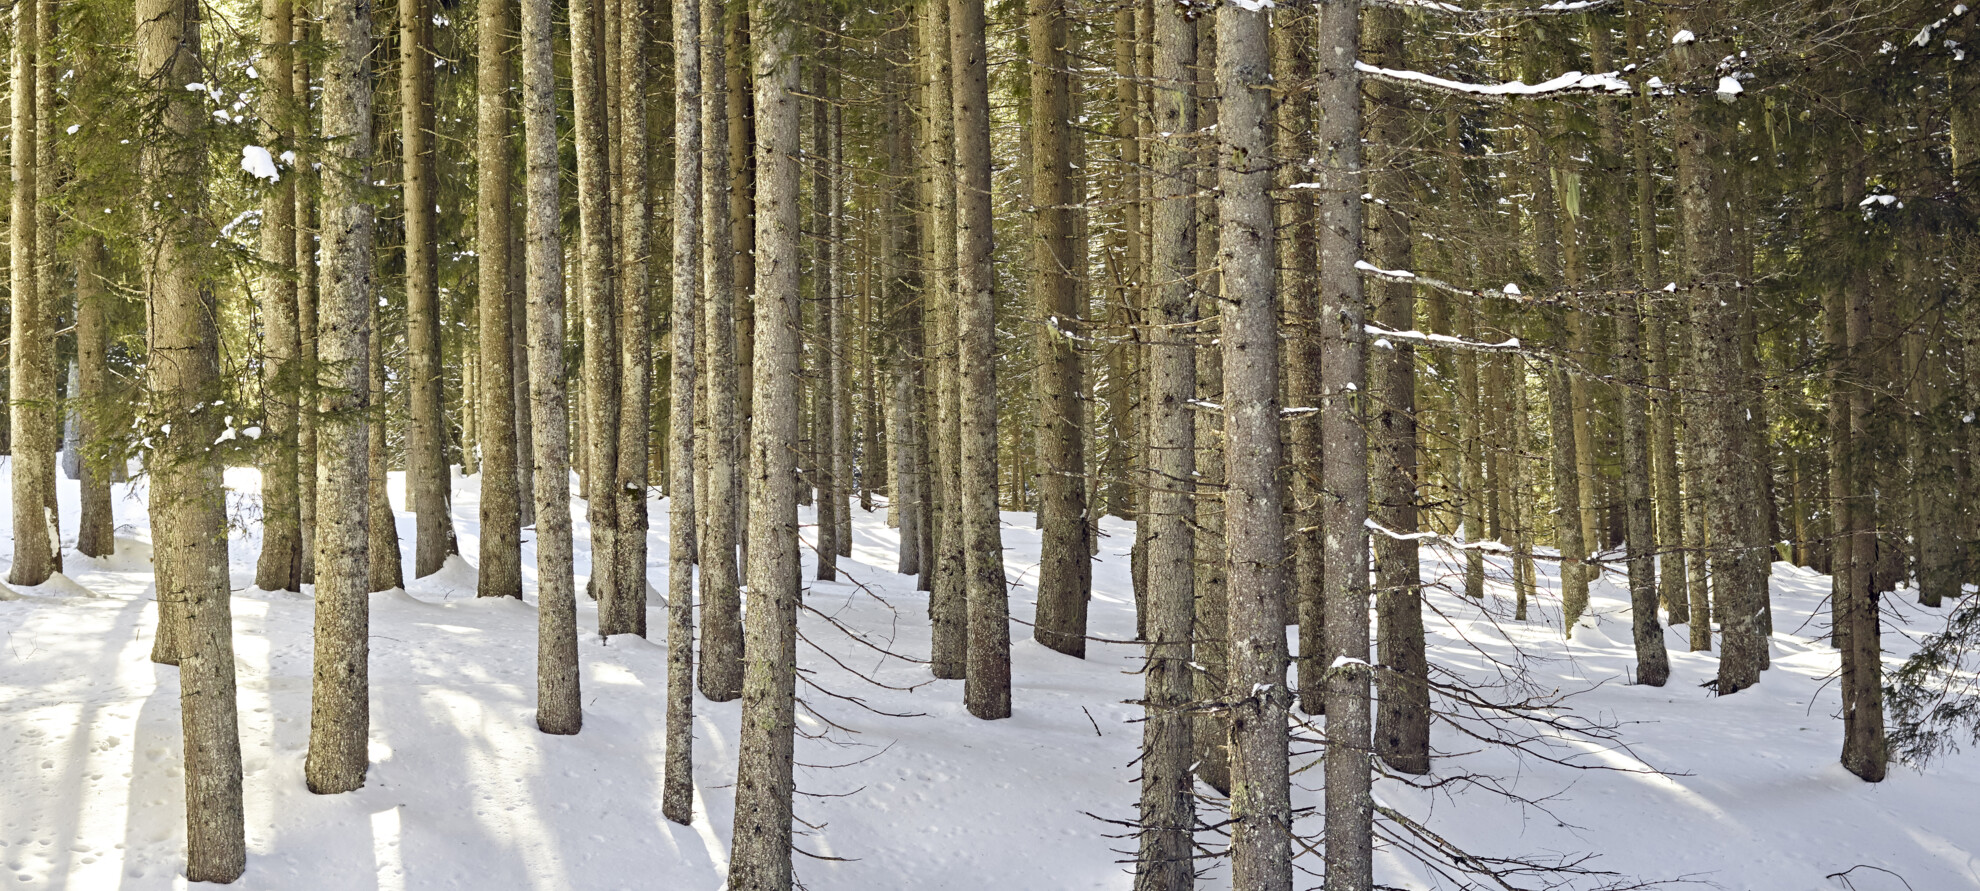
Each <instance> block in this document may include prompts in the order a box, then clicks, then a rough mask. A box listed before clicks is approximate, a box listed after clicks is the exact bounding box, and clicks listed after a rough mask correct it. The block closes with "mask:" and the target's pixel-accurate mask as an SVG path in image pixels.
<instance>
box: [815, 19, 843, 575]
mask: <svg viewBox="0 0 1980 891" xmlns="http://www.w3.org/2000/svg"><path fill="white" fill-rule="evenodd" d="M821 39H822V38H821ZM825 51H826V48H824V47H820V48H819V51H818V53H817V55H818V56H820V57H821V58H820V61H819V63H818V64H816V65H813V66H812V69H811V92H812V102H811V156H810V157H811V225H812V231H813V233H814V235H813V238H814V241H813V248H812V250H813V259H812V271H811V284H812V292H813V302H814V303H815V304H816V306H817V310H816V313H817V319H816V327H814V328H813V329H812V330H813V332H814V337H815V340H814V341H813V342H814V343H815V344H816V347H815V348H814V349H813V350H811V354H812V355H813V356H816V357H817V363H818V367H817V369H816V376H815V377H814V378H813V380H812V398H811V444H812V454H813V455H814V456H815V457H814V458H813V459H812V468H811V470H812V474H811V477H810V481H811V482H812V483H813V484H814V485H816V486H817V488H818V512H817V515H816V516H817V518H818V522H817V526H816V528H817V530H818V532H817V545H818V546H817V555H818V580H819V581H825V582H829V581H834V580H836V579H838V577H839V560H838V557H839V513H840V512H842V511H844V510H845V509H846V499H845V496H844V494H843V493H841V492H840V491H839V479H838V477H837V476H836V475H835V474H834V472H833V462H834V459H833V445H834V438H835V436H836V433H835V430H836V421H835V415H834V410H835V407H836V403H837V401H838V398H837V397H838V391H839V384H838V377H837V375H838V370H837V369H838V367H839V355H840V344H839V340H838V336H837V334H836V333H835V332H836V330H837V325H838V322H837V319H838V316H839V304H838V282H839V272H838V267H837V264H836V262H835V261H836V260H837V259H838V242H837V241H836V240H835V239H834V238H833V237H832V226H833V221H834V220H835V219H837V218H838V214H839V207H838V205H837V204H836V203H835V201H836V199H835V197H834V196H835V194H836V193H835V192H834V191H833V190H834V188H835V186H834V182H835V179H836V177H837V176H838V171H837V170H835V169H834V168H833V167H832V164H831V159H830V158H829V157H828V155H829V153H830V149H829V148H827V145H828V144H829V143H830V142H831V141H832V120H831V118H832V107H833V105H832V101H831V97H830V93H831V89H832V81H831V71H830V67H829V66H830V65H831V64H832V61H828V60H826V59H825V58H823V56H824V54H825ZM834 61H835V59H834Z"/></svg>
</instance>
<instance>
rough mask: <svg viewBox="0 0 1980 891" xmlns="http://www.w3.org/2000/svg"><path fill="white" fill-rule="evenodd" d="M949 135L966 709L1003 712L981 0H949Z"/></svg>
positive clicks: (1006, 696) (1004, 621)
mask: <svg viewBox="0 0 1980 891" xmlns="http://www.w3.org/2000/svg"><path fill="white" fill-rule="evenodd" d="M949 45H950V52H951V53H952V54H953V59H954V71H955V90H954V96H953V100H954V103H955V138H956V168H955V169H956V180H955V182H956V193H955V194H956V227H955V230H954V231H955V233H956V290H955V295H956V303H955V306H956V324H955V327H954V329H953V330H954V331H955V333H956V337H955V341H956V345H955V354H956V388H955V404H956V434H957V441H958V448H957V451H956V452H955V453H954V454H955V455H956V459H957V462H958V463H959V464H960V470H959V480H958V482H959V484H960V485H959V488H960V489H961V490H962V491H961V495H962V498H961V500H960V501H959V502H958V503H957V504H955V505H954V507H955V508H956V512H957V514H958V520H959V522H957V523H955V524H951V525H952V528H954V527H959V528H960V532H961V539H962V540H961V542H960V545H961V548H962V551H963V556H964V566H963V573H964V576H963V578H964V581H963V589H964V597H965V600H966V602H967V604H968V625H969V645H968V663H969V664H968V677H966V678H965V679H964V682H963V684H964V686H963V699H964V702H965V704H966V705H967V706H968V707H969V713H970V714H972V715H975V716H976V717H978V718H983V719H985V720H992V719H996V718H1008V717H1010V716H1011V623H1010V598H1009V595H1008V594H1007V593H1006V590H1005V585H1004V540H1003V531H1002V529H1001V524H1000V523H999V517H998V513H997V380H996V374H995V372H996V368H997V358H996V350H997V345H996V334H997V322H996V307H997V300H996V295H995V294H994V293H993V290H992V289H993V287H994V285H995V283H996V277H995V273H994V271H993V270H992V269H991V266H990V261H991V231H990V227H991V214H990V68H989V59H988V55H989V53H988V50H987V49H986V34H985V29H984V21H983V0H950V2H949Z"/></svg>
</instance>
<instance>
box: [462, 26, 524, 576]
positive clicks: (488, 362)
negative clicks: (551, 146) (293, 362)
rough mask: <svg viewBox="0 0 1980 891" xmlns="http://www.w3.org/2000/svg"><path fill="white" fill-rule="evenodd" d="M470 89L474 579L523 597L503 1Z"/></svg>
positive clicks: (486, 30) (484, 37)
mask: <svg viewBox="0 0 1980 891" xmlns="http://www.w3.org/2000/svg"><path fill="white" fill-rule="evenodd" d="M478 15H479V16H480V22H479V25H478V26H477V28H476V40H477V41H478V46H477V50H476V53H475V56H476V66H477V69H476V75H477V81H478V83H477V85H476V89H475V102H476V118H475V159H476V162H477V166H476V169H475V186H476V188H475V205H474V212H475V232H474V247H475V264H476V272H477V279H476V282H477V287H478V288H479V297H480V300H479V307H478V319H477V321H478V323H479V325H480V334H481V351H480V371H479V373H478V374H476V375H475V384H476V386H477V387H478V392H477V393H476V397H475V401H476V403H477V411H478V412H479V415H480V419H481V423H480V427H481V435H480V436H479V437H478V439H479V440H480V445H481V565H480V567H479V570H480V576H479V578H478V580H477V581H476V583H475V590H476V593H477V594H479V595H480V596H482V597H515V598H521V597H522V499H523V498H524V497H525V496H524V495H523V492H522V486H521V478H520V477H519V476H518V473H519V471H518V463H519V456H518V452H517V448H516V446H517V442H516V426H517V425H516V402H517V400H516V361H515V347H516V343H515V340H516V338H515V319H514V318H512V316H513V315H514V312H513V309H514V295H512V294H510V293H509V265H510V257H509V248H510V234H509V230H510V228H511V226H512V225H513V222H512V220H511V217H512V216H514V211H513V204H514V200H515V196H514V192H515V187H514V182H515V163H516V158H515V149H514V148H513V147H512V146H513V143H512V141H511V139H510V134H511V133H512V132H513V128H514V117H515V116H514V115H513V114H512V113H511V112H510V109H509V100H508V95H509V88H510V85H511V83H512V82H513V81H514V79H515V76H514V74H513V69H512V68H511V65H510V61H509V60H510V56H511V54H512V53H513V52H514V51H515V40H514V38H513V37H512V36H511V35H512V34H513V33H514V30H515V17H514V14H513V10H512V9H511V8H510V6H509V4H507V3H498V2H491V3H484V4H481V5H480V6H479V7H478Z"/></svg>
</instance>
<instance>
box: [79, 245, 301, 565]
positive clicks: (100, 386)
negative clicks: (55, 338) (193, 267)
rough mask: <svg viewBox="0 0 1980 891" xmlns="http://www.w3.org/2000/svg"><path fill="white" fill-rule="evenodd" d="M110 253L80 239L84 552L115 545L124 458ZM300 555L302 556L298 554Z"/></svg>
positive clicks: (100, 553)
mask: <svg viewBox="0 0 1980 891" xmlns="http://www.w3.org/2000/svg"><path fill="white" fill-rule="evenodd" d="M109 265H110V258H109V256H108V254H107V253H106V251H105V250H104V245H103V239H102V238H101V237H100V236H90V237H89V238H87V239H85V240H84V242H83V244H82V257H81V259H80V261H79V263H78V264H77V267H76V364H77V365H78V366H79V368H78V371H79V373H80V375H81V389H82V394H81V397H82V404H83V410H82V413H81V417H82V423H81V429H80V430H79V431H78V434H79V436H80V438H81V439H82V459H83V460H82V484H81V489H82V511H81V514H80V515H79V517H78V518H77V525H76V551H77V552H79V553H81V554H83V555H84V556H86V557H108V556H110V555H112V554H113V553H115V552H116V550H117V526H116V518H115V515H114V513H113V512H112V509H111V508H112V504H111V500H110V483H111V480H112V479H114V478H115V477H116V475H117V474H116V465H117V463H118V462H120V461H123V460H124V450H123V448H122V445H121V443H120V442H119V441H118V437H117V433H121V432H122V431H116V432H113V431H112V430H111V429H110V425H109V424H107V423H105V422H104V421H103V420H102V418H103V416H104V412H105V411H106V410H107V409H108V406H109V404H110V401H111V399H112V398H113V397H112V396H111V394H110V323H109V320H108V319H107V318H105V316H106V315H107V313H108V309H109V307H108V306H107V305H106V304H107V303H108V302H109V301H110V300H111V299H112V298H111V296H110V294H109V289H108V287H107V285H108V282H106V281H105V280H104V276H105V275H106V274H108V272H109ZM298 559H299V560H300V558H298Z"/></svg>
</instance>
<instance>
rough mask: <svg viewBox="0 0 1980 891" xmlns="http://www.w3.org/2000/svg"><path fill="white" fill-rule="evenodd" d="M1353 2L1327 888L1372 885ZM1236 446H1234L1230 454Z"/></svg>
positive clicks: (1331, 196) (1331, 46)
mask: <svg viewBox="0 0 1980 891" xmlns="http://www.w3.org/2000/svg"><path fill="white" fill-rule="evenodd" d="M1360 47H1361V2H1360V0H1322V2H1321V5H1320V48H1319V52H1318V55H1317V56H1316V58H1317V59H1318V60H1319V62H1318V65H1317V67H1318V70H1317V71H1316V72H1315V74H1316V76H1317V77H1318V84H1317V86H1316V92H1317V94H1318V95H1317V96H1316V97H1315V98H1316V99H1317V100H1318V103H1319V107H1320V126H1319V127H1318V133H1317V134H1316V135H1317V137H1318V140H1319V143H1320V156H1319V157H1320V190H1319V191H1320V336H1321V341H1320V356H1321V369H1320V380H1321V401H1320V437H1321V442H1322V455H1321V471H1320V485H1321V489H1322V490H1323V491H1325V492H1328V493H1331V494H1332V497H1331V498H1329V499H1328V500H1327V501H1326V502H1324V504H1325V507H1324V508H1323V511H1322V516H1321V522H1322V524H1323V531H1322V533H1321V535H1322V536H1323V541H1324V543H1325V548H1324V554H1323V559H1324V560H1325V561H1326V569H1325V571H1324V578H1325V583H1324V584H1325V588H1326V597H1327V605H1326V610H1325V614H1326V623H1327V634H1326V637H1327V649H1326V651H1325V652H1326V655H1327V657H1329V658H1328V662H1329V667H1328V668H1327V669H1326V675H1325V676H1324V679H1323V683H1324V684H1325V685H1326V706H1327V738H1328V740H1329V743H1330V744H1329V745H1328V746H1327V754H1326V758H1325V761H1326V765H1325V771H1326V782H1327V787H1326V788H1327V792H1326V802H1325V807H1326V819H1327V823H1326V826H1327V828H1326V842H1327V848H1326V851H1327V891H1368V889H1369V888H1371V887H1372V886H1373V884H1374V854H1373V823H1372V820H1373V811H1374V800H1373V798H1372V796H1371V794H1370V790H1369V784H1370V777H1369V762H1368V755H1369V751H1370V748H1369V747H1370V742H1371V737H1370V730H1371V728H1370V726H1369V723H1370V722H1369V708H1370V702H1369V690H1368V686H1369V670H1368V665H1367V660H1368V568H1367V567H1368V537H1367V532H1366V531H1365V526H1364V523H1365V522H1366V520H1367V518H1368V433H1367V429H1366V427H1365V426H1364V425H1365V423H1366V418H1367V406H1366V402H1365V398H1366V397H1365V396H1364V395H1363V394H1362V393H1361V392H1360V391H1361V389H1362V385H1363V383H1364V382H1365V374H1364V360H1365V355H1366V350H1367V346H1366V339H1365V337H1364V335H1363V333H1362V318H1363V315H1364V313H1365V311H1366V309H1365V308H1366V301H1365V298H1364V296H1363V293H1362V282H1361V276H1360V274H1359V273H1358V272H1356V270H1355V269H1354V264H1355V263H1356V262H1357V261H1358V260H1359V259H1360V256H1361V227H1362V208H1361V194H1362V169H1361V158H1362V154H1361V77H1360V75H1359V74H1358V73H1357V72H1356V71H1355V70H1354V67H1353V62H1354V60H1355V58H1356V57H1357V56H1358V55H1359V52H1360ZM1235 451H1236V450H1235V449H1233V452H1235Z"/></svg>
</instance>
